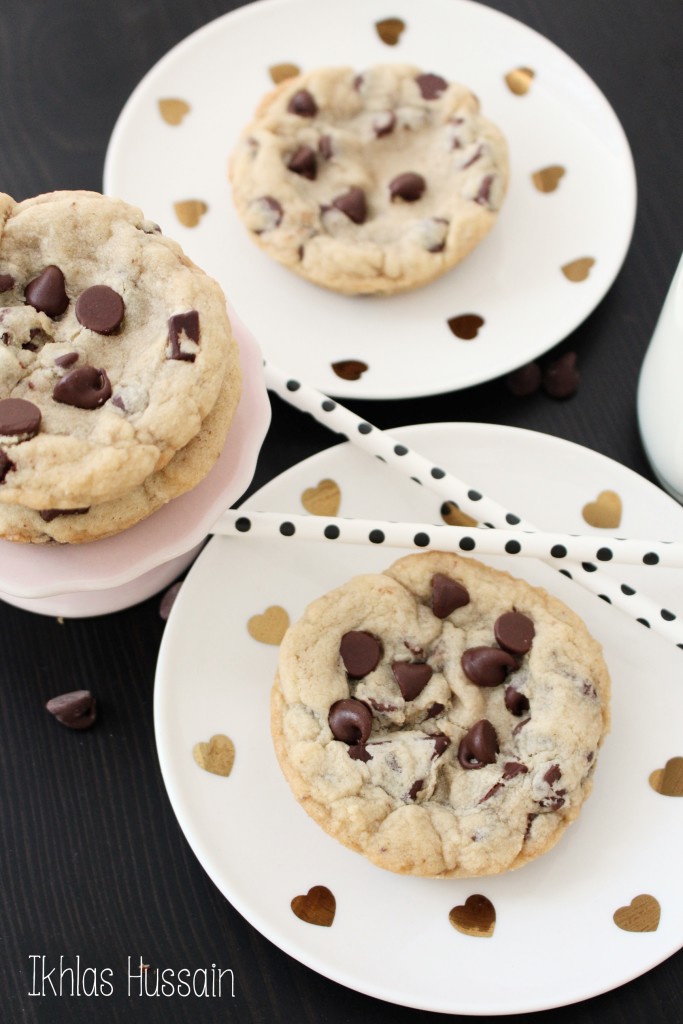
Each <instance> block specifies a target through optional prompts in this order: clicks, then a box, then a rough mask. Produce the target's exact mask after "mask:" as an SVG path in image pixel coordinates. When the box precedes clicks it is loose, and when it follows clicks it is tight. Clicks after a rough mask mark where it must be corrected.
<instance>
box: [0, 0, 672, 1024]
mask: <svg viewBox="0 0 683 1024" xmlns="http://www.w3.org/2000/svg"><path fill="white" fill-rule="evenodd" d="M323 2H325V0H321V3H323ZM328 2H330V0H328ZM236 6H238V5H237V4H232V3H228V2H226V0H193V2H192V3H188V2H187V0H117V2H116V3H112V4H108V5H105V4H99V3H94V2H92V0H91V2H87V0H60V2H59V3H55V2H53V0H5V2H4V4H3V10H2V22H1V25H2V27H1V29H0V97H1V98H0V189H2V190H3V191H6V192H8V193H10V194H11V195H13V196H14V197H15V198H17V199H23V198H25V197H27V196H30V195H34V194H37V193H39V192H46V191H50V190H52V189H58V188H90V189H100V188H101V186H102V166H103V159H104V155H105V150H106V146H107V141H108V138H109V134H110V132H111V129H112V127H113V125H114V122H115V120H116V117H117V115H118V113H119V111H120V109H121V107H122V105H123V103H124V101H125V100H126V98H127V96H128V95H129V93H130V91H131V90H132V88H133V87H134V85H135V84H136V83H137V82H138V81H139V79H140V78H141V77H142V76H143V75H144V74H145V72H146V71H147V70H148V69H149V68H150V67H151V66H152V65H153V64H154V63H155V61H156V60H157V59H158V58H159V57H161V56H162V55H163V54H164V53H165V52H166V51H167V50H168V49H169V48H170V47H171V46H173V45H174V44H175V43H176V42H178V41H179V40H180V39H182V38H183V37H184V36H186V35H187V34H189V33H190V32H192V31H193V30H194V29H196V28H198V27H199V26H200V25H202V24H204V23H206V22H208V21H210V20H212V19H213V18H214V17H217V16H218V15H220V14H223V13H224V12H225V11H227V10H230V9H231V8H232V7H236ZM491 6H493V7H497V8H499V9H500V10H504V11H506V12H507V13H508V14H511V15H512V16H514V17H516V18H518V19H519V20H521V21H523V22H525V23H526V24H528V25H530V26H532V27H533V28H535V29H537V30H538V31H540V32H541V33H542V34H544V35H545V36H547V37H548V38H549V39H551V40H553V41H554V42H555V43H557V44H558V45H559V46H560V47H562V48H563V49H564V50H565V51H566V52H567V53H569V54H570V55H571V56H572V57H573V58H574V59H575V60H577V61H578V62H579V64H581V65H582V66H583V68H584V69H585V70H586V71H587V72H588V74H589V75H590V76H591V77H592V78H593V79H594V80H595V82H596V83H597V84H598V85H599V86H600V88H601V89H602V90H603V92H604V93H605V94H606V96H607V98H608V99H609V101H610V102H611V103H612V105H613V107H614V109H615V110H616V112H617V114H618V116H619V118H620V119H621V122H622V124H623V126H624V128H625V130H626V133H627V136H628V138H629V141H630V144H631V147H632V149H633V153H634V157H635V163H636V169H637V175H638V184H639V206H638V216H637V222H636V228H635V235H634V239H633V243H632V245H631V248H630V251H629V253H628V256H627V258H626V261H625V264H624V267H623V269H622V271H621V273H620V275H619V277H618V279H617V281H616V283H615V284H614V286H613V287H612V289H611V290H610V292H609V293H608V295H607V296H606V298H605V299H604V300H603V301H602V303H601V304H600V305H599V307H598V308H597V309H596V310H595V311H594V312H593V313H592V314H591V316H590V317H589V318H588V319H587V320H586V322H585V323H584V324H582V325H581V327H579V328H578V329H577V330H576V331H575V332H574V333H573V334H572V335H571V336H570V337H569V338H567V339H565V341H564V342H562V343H561V344H560V345H559V346H558V347H557V348H556V349H555V350H554V352H553V353H551V354H550V355H554V354H558V353H560V352H564V351H568V350H571V351H575V352H576V353H577V359H578V365H579V367H580V371H581V386H580V389H579V391H578V393H577V394H576V395H575V396H574V397H573V398H571V399H569V400H567V401H564V402H559V401H554V400H553V399H551V398H549V397H548V396H546V395H544V394H542V393H539V394H536V395H533V396H531V397H527V398H524V399H519V398H515V397H514V396H513V395H511V394H510V393H509V392H508V391H507V389H506V388H505V386H504V383H503V382H502V381H500V380H494V381H491V382H489V383H486V384H483V385H480V386H479V387H474V388H471V389H469V390H467V391H464V392H459V393H457V394H445V395H442V396H438V397H436V398H428V399H416V400H411V401H400V402H386V403H380V402H358V403H355V404H353V405H352V407H353V408H354V410H355V411H356V412H359V413H361V414H362V415H364V416H367V417H368V418H369V419H371V420H373V421H375V422H376V423H378V424H379V425H380V426H387V427H390V426H395V425H399V424H404V423H405V424H408V423H418V422H427V421H433V422H436V421H442V420H455V419H458V420H473V421H482V422H493V423H505V424H511V425H515V426H521V427H527V428H531V429H534V430H541V431H545V432H547V433H552V434H555V435H558V436H561V437H564V438H568V439H570V440H572V441H576V442H579V443H581V444H583V445H586V446H587V447H589V448H593V449H596V450H598V451H600V452H602V453H604V454H606V455H608V456H611V457H612V458H614V459H616V460H618V461H619V462H622V463H624V464H625V465H627V466H629V467H631V468H632V469H634V470H636V471H637V472H640V473H642V474H643V475H645V476H646V477H648V478H650V479H652V477H651V473H650V470H649V467H648V465H647V462H646V460H645V457H644V454H643V451H642V448H641V445H640V441H639V435H638V427H637V421H636V416H635V394H636V386H637V381H638V373H639V369H640V365H641V361H642V358H643V354H644V352H645V349H646V346H647V344H648V341H649V339H650V336H651V334H652V330H653V327H654V324H655V322H656V319H657V315H658V311H659V309H660V306H661V303H662V301H663V299H664V296H665V294H666V291H667V288H668V285H669V282H670V280H671V277H672V275H673V272H674V269H675V267H676V264H677V261H678V257H679V254H680V251H681V249H682V248H683V202H682V189H681V152H680V139H681V131H680V109H681V108H680V82H681V77H680V76H681V71H682V65H683V59H682V58H683V51H682V48H681V39H682V38H683V6H682V5H681V3H680V0H656V2H654V3H645V2H644V0H599V2H596V0H571V2H568V0H565V2H560V0H494V2H493V3H492V4H491ZM330 7H331V15H332V13H333V11H332V5H331V4H330ZM387 14H388V15H389V14H391V4H390V3H387ZM334 441H335V438H333V437H332V435H330V434H328V433H327V432H326V431H325V430H324V429H323V428H322V427H317V426H316V425H315V424H313V423H312V422H311V420H310V419H309V418H308V417H304V416H302V415H301V414H298V413H296V412H295V411H294V410H293V409H291V408H290V407H288V406H285V405H284V404H283V403H281V402H280V401H279V400H277V399H275V398H274V399H273V424H272V429H271V431H270V433H269V435H268V438H267V440H266V443H265V445H264V448H263V451H262V454H261V458H260V460H259V464H258V469H257V472H256V477H255V480H254V486H259V485H261V484H263V483H265V482H266V481H267V480H269V479H270V478H272V477H273V476H274V475H276V474H277V473H279V472H280V471H281V470H283V469H285V468H287V467H288V466H290V465H292V464H293V463H295V462H297V461H298V460H300V459H301V458H303V457H305V456H307V455H309V454H311V453H313V452H315V451H318V450H320V449H322V448H324V447H326V446H327V445H330V444H332V443H334ZM163 629H164V622H163V620H162V618H161V617H160V615H159V599H158V598H152V599H150V600H148V601H146V602H145V603H143V604H141V605H139V606H137V607H134V608H131V609H129V610H126V611H123V612H120V613H117V614H114V615H108V616H103V617H99V618H92V619H71V620H66V621H64V622H60V621H58V620H56V619H55V618H51V617H47V616H38V615H32V614H30V613H28V612H23V611H20V610H18V609H16V608H14V607H11V606H9V605H6V604H3V605H1V606H0V668H1V672H2V682H1V686H0V815H1V817H0V828H1V830H2V838H1V842H0V1007H1V1009H0V1017H1V1019H2V1020H7V1021H12V1022H14V1021H41V1022H46V1021H47V1022H57V1024H59V1022H62V1021H70V1022H74V1024H76V1022H88V1024H89V1022H92V1021H95V1022H99V1021H163V1022H164V1024H174V1022H181V1021H183V1022H185V1021H188V1022H193V1024H194V1022H209V1021H236V1022H239V1024H248V1022H265V1024H270V1022H280V1021H281V1022H285V1021H287V1022H289V1021H307V1022H311V1024H319V1022H323V1021H324V1022H330V1024H342V1022H357V1021H377V1022H384V1021H387V1022H388V1021H391V1022H392V1024H401V1022H404V1021H409V1020H424V1021H428V1020H435V1019H439V1020H442V1019H443V1020H445V1019H446V1018H445V1017H442V1016H441V1015H432V1014H428V1013H427V1012H418V1011H413V1010H409V1009H405V1008H401V1007H393V1006H391V1005H390V1004H386V1003H382V1002H379V1001H376V1000H374V999H370V998H368V997H365V996H363V995H360V994H358V993H355V992H353V991H350V990H347V989H345V988H342V987H341V986H338V985H337V984H334V983H332V982H329V981H327V980H326V979H324V978H322V977H320V976H318V975H317V974H315V973H314V972H313V971H311V970H309V969H308V968H306V967H304V966H302V965H300V964H298V963H297V962H295V961H293V960H291V959H290V958H289V957H288V956H287V955H285V954H284V953H282V952H280V951H279V950H278V949H277V948H275V947H274V946H273V945H271V944H270V943H269V942H268V941H267V940H265V939H264V938H262V937H261V936H260V935H259V934H258V933H257V932H256V931H255V930H254V929H253V928H252V927H251V926H250V925H248V924H247V923H246V922H245V921H244V920H243V919H242V918H241V917H240V915H239V914H238V913H237V912H236V911H235V910H234V909H233V908H232V907H231V906H230V904H229V903H228V902H227V901H226V900H225V899H224V897H223V896H222V895H221V894H220V893H219V892H218V891H217V890H216V888H215V887H214V886H213V884H212V883H211V882H210V881H209V879H208V878H207V877H206V875H205V874H204V872H203V870H202V869H201V868H200V866H199V864H198V863H197V861H196V860H195V857H194V855H193V854H192V852H191V850H190V848H189V846H188V844H187V842H186V841H185V839H184V837H183V834H182V832H181V831H180V828H179V827H178V824H177V822H176V820H175V817H174V815H173V813H172V811H171V808H170V806H169V802H168V799H167V797H166V793H165V790H164V785H163V782H162V779H161V775H160V772H159V767H158V764H157V758H156V751H155V742H154V730H153V720H152V692H153V684H154V671H155V662H156V657H157V652H158V649H159V643H160V640H161V636H162V633H163ZM79 688H91V689H93V691H94V692H96V694H97V696H98V698H99V704H100V717H99V720H98V723H97V725H96V726H95V728H93V729H91V730H89V731H87V732H82V733H74V732H71V731H69V730H67V729H64V728H62V727H61V726H59V725H58V724H57V723H56V722H55V721H54V720H53V719H52V718H51V717H50V716H49V715H48V714H47V713H46V712H45V711H44V709H43V704H44V702H45V700H46V699H47V698H49V697H50V696H53V695H54V694H56V693H61V692H64V691H66V690H71V689H79ZM577 938H578V937H577ZM549 941H552V937H551V936H549ZM578 941H580V938H579V939H578ZM77 954H78V955H80V956H81V961H82V963H83V964H84V965H85V964H91V965H95V966H97V968H98V969H99V970H102V969H104V968H106V967H111V968H113V970H114V973H115V977H116V978H118V977H120V976H121V972H123V974H124V977H125V968H126V964H127V957H128V956H131V957H132V958H133V959H134V960H136V959H137V957H138V956H140V955H142V956H143V957H144V958H146V962H150V959H151V960H152V961H153V962H154V963H157V964H168V965H175V966H176V968H180V967H183V966H185V967H190V968H194V967H197V966H205V965H210V964H211V963H212V962H217V961H220V963H221V964H222V965H229V966H230V967H231V968H232V969H233V971H234V974H235V996H234V998H222V999H220V1000H218V999H204V1000H202V999H195V998H189V999H184V998H179V997H177V996H176V997H174V998H159V999H151V998H150V999H140V998H134V997H133V998H129V997H128V995H127V993H126V990H125V984H121V983H119V984H116V985H115V987H114V994H113V995H111V996H110V997H107V996H100V997H98V998H94V997H92V998H87V997H82V996H81V997H73V998H72V997H69V996H63V997H62V998H58V997H54V996H50V995H49V994H48V995H46V996H45V997H32V996H30V995H29V992H30V991H31V987H32V978H31V965H32V964H33V963H40V961H36V960H30V959H29V958H30V957H31V956H34V957H35V956H37V957H42V956H45V957H46V958H47V960H46V962H47V963H48V964H54V963H55V962H57V963H58V961H59V957H60V955H63V956H65V957H66V959H67V961H68V962H69V963H70V964H73V962H74V959H75V956H76V955H77ZM533 970H534V965H533V964H531V963H530V964H529V972H530V974H531V973H533ZM557 970H558V972H561V970H562V964H561V960H558V964H557ZM494 983H495V979H494V978H492V984H494ZM48 992H49V989H48ZM516 1019H521V1018H516ZM525 1019H529V1020H531V1019H532V1018H531V1017H528V1018H525ZM533 1019H534V1020H541V1019H542V1020H548V1021H552V1022H553V1024H567V1022H572V1024H574V1022H577V1024H589V1022H594V1021H601V1022H603V1021H608V1022H614V1024H617V1022H624V1024H641V1022H642V1024H657V1022H668V1024H676V1022H681V1021H683V953H682V952H679V953H677V954H676V955H675V956H673V957H671V958H670V959H669V960H668V961H666V962H665V963H663V964H661V965H660V966H658V967H657V968H655V969H654V970H652V971H650V972H649V973H648V974H646V975H644V976H643V977H641V978H638V979H636V980H634V981H632V982H631V983H630V984H628V985H625V986H624V987H622V988H620V989H618V990H616V991H614V992H610V993H607V994H604V995H602V996H599V997H597V998H595V999H593V1000H590V1001H588V1002H584V1003H581V1004H578V1005H576V1006H571V1007H566V1008H563V1009H558V1010H554V1011H547V1012H544V1013H541V1014H537V1015H534V1018H533Z"/></svg>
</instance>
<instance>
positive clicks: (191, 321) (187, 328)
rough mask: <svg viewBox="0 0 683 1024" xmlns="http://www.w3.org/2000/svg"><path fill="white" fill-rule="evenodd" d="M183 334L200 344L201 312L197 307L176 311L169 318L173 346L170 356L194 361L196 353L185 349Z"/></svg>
mask: <svg viewBox="0 0 683 1024" xmlns="http://www.w3.org/2000/svg"><path fill="white" fill-rule="evenodd" d="M183 335H184V336H185V338H187V339H188V340H189V341H192V342H194V344H195V345H197V344H199V313H198V312H197V310H196V309H190V310H188V312H187V313H175V314H174V316H172V317H169V320H168V342H169V345H170V348H171V354H170V356H169V358H170V359H180V360H182V361H184V362H186V363H193V362H194V360H195V353H194V352H185V351H183V348H182V339H183Z"/></svg>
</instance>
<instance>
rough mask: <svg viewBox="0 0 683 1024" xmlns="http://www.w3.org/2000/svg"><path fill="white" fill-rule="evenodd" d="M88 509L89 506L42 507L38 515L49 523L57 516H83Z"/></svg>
mask: <svg viewBox="0 0 683 1024" xmlns="http://www.w3.org/2000/svg"><path fill="white" fill-rule="evenodd" d="M89 511H90V506H88V507H87V508H44V509H41V511H40V512H39V513H38V515H39V516H40V518H41V519H42V520H43V522H44V523H51V522H52V520H53V519H57V518H58V516H84V515H85V513H86V512H89Z"/></svg>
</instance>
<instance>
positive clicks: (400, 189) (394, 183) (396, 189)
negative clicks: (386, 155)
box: [389, 171, 427, 203]
mask: <svg viewBox="0 0 683 1024" xmlns="http://www.w3.org/2000/svg"><path fill="white" fill-rule="evenodd" d="M426 187H427V182H426V181H425V180H424V178H423V177H422V175H421V174H415V173H414V172H413V171H406V172H405V174H398V175H397V176H396V177H395V178H392V180H391V181H390V182H389V194H390V196H391V199H392V202H393V200H394V199H403V200H404V201H405V202H406V203H414V202H416V201H417V200H418V199H420V197H421V196H422V193H423V192H424V190H425V188H426Z"/></svg>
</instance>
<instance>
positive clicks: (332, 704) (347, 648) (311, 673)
mask: <svg viewBox="0 0 683 1024" xmlns="http://www.w3.org/2000/svg"><path fill="white" fill-rule="evenodd" d="M609 691H610V681H609V675H608V671H607V667H606V665H605V661H604V659H603V656H602V652H601V648H600V645H599V644H598V643H597V641H596V640H594V639H593V638H592V637H591V636H590V634H589V632H588V630H587V629H586V627H585V625H584V623H583V622H582V621H581V619H579V617H578V616H577V615H576V614H575V613H574V612H572V611H571V610H570V609H569V608H567V607H566V606H565V605H564V604H562V603H561V602H560V601H559V600H557V599H556V598H555V597H552V596H551V595H549V594H547V593H546V592H545V591H543V590H541V589H539V588H535V587H532V586H530V585H529V584H527V583H525V582H524V581H522V580H519V579H515V578H514V577H512V576H510V575H508V574H507V573H504V572H500V571H498V570H495V569H492V568H490V567H489V566H486V565H483V564H482V563H480V562H477V561H475V560H474V559H470V558H464V557H460V556H458V555H454V554H447V553H442V552H425V553H421V554H416V555H410V556H408V557H406V558H402V559H401V560H400V561H398V562H396V563H394V565H392V566H391V567H390V568H389V569H387V570H386V572H384V573H382V574H377V575H366V576H359V577H356V578H354V579H352V580H351V581H350V582H348V583H346V584H345V585H343V586H341V587H339V588H338V589H337V590H334V591H332V592H331V593H329V594H327V595H325V596H324V597H321V598H319V599H318V600H316V601H314V602H313V603H312V604H311V605H310V606H309V607H308V608H307V609H306V611H305V613H304V615H303V617H302V618H301V619H300V620H299V621H298V622H297V623H296V624H295V625H294V626H292V627H291V628H290V629H289V631H288V632H287V634H286V636H285V638H284V640H283V642H282V645H281V649H280V659H279V667H278V673H277V677H276V680H275V684H274V687H273V692H272V702H271V711H272V719H271V721H272V732H273V738H274V743H275V749H276V752H277V756H278V759H279V762H280V765H281V767H282V770H283V772H284V774H285V776H286V778H287V780H288V782H289V784H290V786H291V788H292V790H293V792H294V794H295V796H296V797H297V799H298V800H299V801H300V802H301V804H302V805H303V807H304V808H305V809H306V811H307V812H308V813H309V814H310V815H311V816H312V817H313V818H314V819H315V820H316V821H318V822H319V824H320V825H322V827H323V828H324V829H325V830H326V831H327V832H329V833H330V834H331V835H332V836H334V837H336V838H337V839H339V840H340V841H341V842H342V843H344V844H346V845H347V846H349V847H351V848H352V849H354V850H356V851H358V852H360V853H363V854H365V856H367V857H368V858H369V859H370V860H371V861H372V862H373V863H375V864H377V865H379V866H380V867H383V868H387V869H389V870H391V871H396V872H399V873H403V874H414V875H423V876H432V877H442V878H448V877H469V876H477V875H490V874H496V873H499V872H503V871H507V870H511V869H513V868H517V867H520V866H521V865H523V864H525V863H526V862H528V861H530V860H532V859H533V858H534V857H537V856H538V855H539V854H542V853H545V852H546V851H547V850H549V849H550V848H551V847H552V846H553V845H554V844H555V843H556V842H557V840H558V839H559V838H560V837H561V835H562V834H563V833H564V831H565V829H566V828H567V826H568V825H569V824H570V822H572V821H573V820H574V819H575V818H576V816H577V815H578V813H579V811H580V809H581V806H582V804H583V802H584V800H585V799H586V797H587V796H588V794H589V792H590V790H591V786H592V778H593V773H594V771H595V767H596V764H597V755H598V750H599V748H600V746H601V744H602V742H603V739H604V737H605V734H606V732H607V730H608V726H609Z"/></svg>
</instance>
